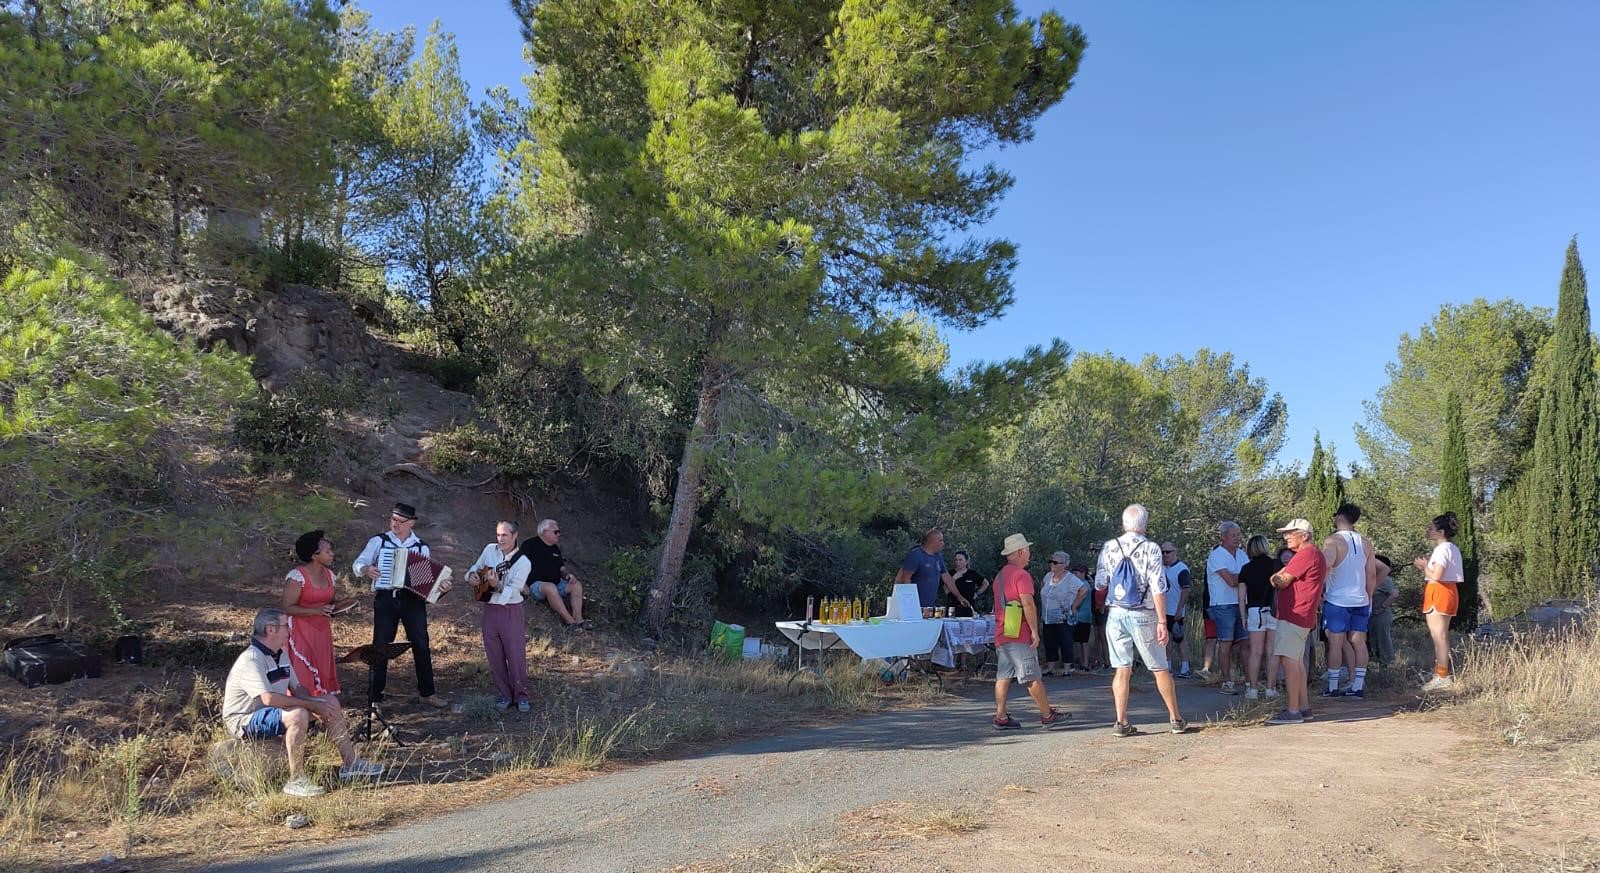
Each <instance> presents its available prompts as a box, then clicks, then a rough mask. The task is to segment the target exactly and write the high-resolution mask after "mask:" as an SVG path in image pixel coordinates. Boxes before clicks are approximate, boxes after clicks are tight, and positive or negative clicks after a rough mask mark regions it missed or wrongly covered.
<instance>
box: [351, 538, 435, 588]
mask: <svg viewBox="0 0 1600 873" xmlns="http://www.w3.org/2000/svg"><path fill="white" fill-rule="evenodd" d="M396 546H398V548H396ZM400 549H404V550H405V551H408V552H416V553H418V554H420V555H422V556H423V557H424V558H431V557H433V553H432V552H430V551H428V544H427V543H425V542H423V541H422V540H419V539H417V535H416V534H415V533H413V534H411V535H410V536H408V537H406V538H405V539H404V540H396V539H395V535H394V532H393V531H387V530H386V531H384V532H383V533H381V534H378V535H377V536H375V537H373V538H372V539H370V540H367V547H366V548H364V549H362V550H361V554H360V555H357V556H356V562H355V563H354V564H351V565H350V569H351V570H353V571H354V572H355V574H356V578H357V579H365V578H366V572H367V568H368V567H377V568H378V569H380V570H381V569H383V565H384V562H383V561H382V560H381V556H382V555H383V553H384V552H393V551H399V550H400ZM404 560H405V559H404V558H400V557H396V558H395V559H394V563H393V564H391V565H390V568H389V570H388V571H387V572H385V573H384V574H383V575H382V576H379V577H378V578H376V579H374V580H372V590H373V591H382V590H384V589H387V588H404V587H405V586H406V583H405V572H406V565H405V564H404ZM396 566H398V568H399V572H398V573H396V572H395V567H396Z"/></svg>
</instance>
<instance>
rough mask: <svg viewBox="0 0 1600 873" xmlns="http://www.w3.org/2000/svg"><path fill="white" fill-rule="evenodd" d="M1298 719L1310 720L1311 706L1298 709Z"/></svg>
mask: <svg viewBox="0 0 1600 873" xmlns="http://www.w3.org/2000/svg"><path fill="white" fill-rule="evenodd" d="M1300 720H1301V721H1310V720H1311V708H1310V707H1307V708H1305V709H1302V710H1300Z"/></svg>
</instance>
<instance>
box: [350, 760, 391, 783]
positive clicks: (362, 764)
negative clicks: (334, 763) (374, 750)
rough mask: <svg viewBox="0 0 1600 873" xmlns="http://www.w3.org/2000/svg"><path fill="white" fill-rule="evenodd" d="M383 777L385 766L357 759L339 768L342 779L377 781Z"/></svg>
mask: <svg viewBox="0 0 1600 873" xmlns="http://www.w3.org/2000/svg"><path fill="white" fill-rule="evenodd" d="M382 775H383V765H382V764H376V763H373V762H372V761H368V760H367V759H365V758H357V759H355V760H354V761H351V762H350V763H348V764H346V765H344V766H343V767H340V768H339V778H340V779H376V778H377V777H379V776H382Z"/></svg>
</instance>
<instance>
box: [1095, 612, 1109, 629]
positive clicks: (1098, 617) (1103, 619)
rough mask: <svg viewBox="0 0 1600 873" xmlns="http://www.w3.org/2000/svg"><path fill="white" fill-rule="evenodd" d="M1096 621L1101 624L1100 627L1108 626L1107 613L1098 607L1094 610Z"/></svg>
mask: <svg viewBox="0 0 1600 873" xmlns="http://www.w3.org/2000/svg"><path fill="white" fill-rule="evenodd" d="M1094 623H1095V624H1097V625H1099V626H1100V627H1105V626H1106V614H1105V613H1104V612H1101V611H1100V610H1098V609H1097V610H1095V611H1094Z"/></svg>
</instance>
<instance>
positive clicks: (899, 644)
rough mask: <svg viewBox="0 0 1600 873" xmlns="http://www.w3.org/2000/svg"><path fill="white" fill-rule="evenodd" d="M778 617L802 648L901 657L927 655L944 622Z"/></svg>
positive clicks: (780, 625) (779, 625) (786, 633)
mask: <svg viewBox="0 0 1600 873" xmlns="http://www.w3.org/2000/svg"><path fill="white" fill-rule="evenodd" d="M803 625H804V623H803V622H798V621H780V622H777V628H778V630H779V631H780V632H782V634H783V635H784V636H786V637H788V638H789V640H790V641H791V642H793V643H794V644H795V645H797V646H800V647H801V648H804V649H812V650H820V649H831V648H833V647H834V646H835V645H840V644H842V645H844V646H847V647H848V648H849V649H850V651H852V652H855V653H856V654H858V655H860V656H861V657H862V658H904V657H907V656H909V655H926V654H927V653H929V652H931V651H933V647H934V644H935V643H937V642H938V641H939V635H940V634H941V633H942V632H943V631H944V623H943V622H941V621H937V620H934V619H918V620H916V621H884V622H882V623H881V624H817V623H816V622H812V623H811V624H810V625H809V626H803Z"/></svg>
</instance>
